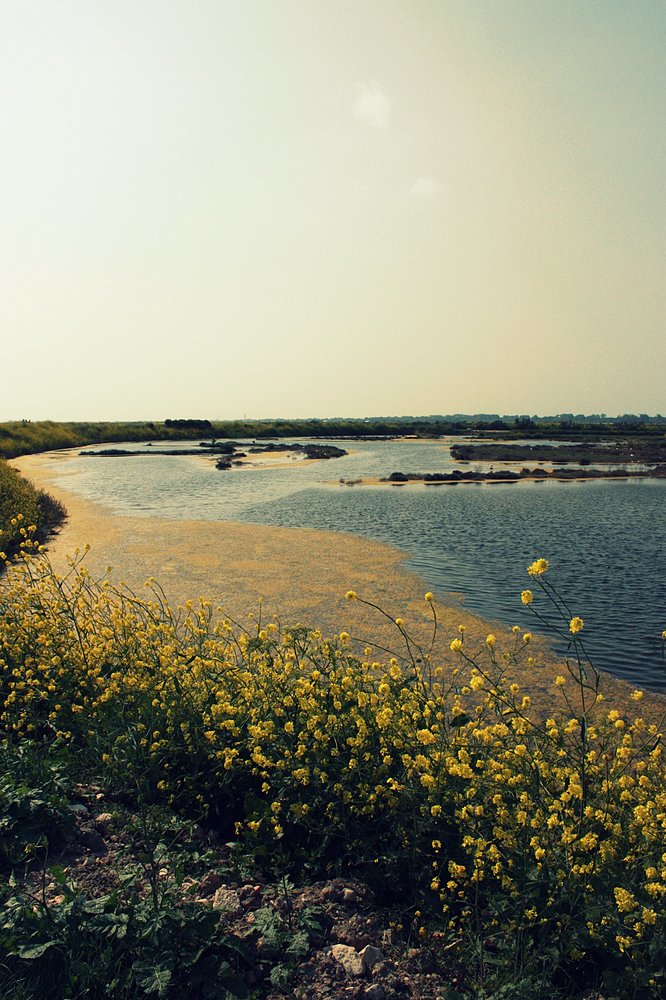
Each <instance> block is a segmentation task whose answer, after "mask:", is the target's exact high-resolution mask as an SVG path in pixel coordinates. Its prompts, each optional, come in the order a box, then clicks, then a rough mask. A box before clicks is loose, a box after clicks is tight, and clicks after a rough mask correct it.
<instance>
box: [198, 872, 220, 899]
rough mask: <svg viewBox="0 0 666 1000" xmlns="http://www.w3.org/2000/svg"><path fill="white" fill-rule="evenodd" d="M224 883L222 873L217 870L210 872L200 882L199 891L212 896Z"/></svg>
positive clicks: (203, 894)
mask: <svg viewBox="0 0 666 1000" xmlns="http://www.w3.org/2000/svg"><path fill="white" fill-rule="evenodd" d="M222 885H224V881H223V879H222V876H221V875H218V873H217V872H208V873H207V874H206V875H204V877H203V878H202V879H201V881H200V882H199V893H200V894H201V895H202V896H212V895H213V893H214V892H217V890H218V889H219V888H220V886H222Z"/></svg>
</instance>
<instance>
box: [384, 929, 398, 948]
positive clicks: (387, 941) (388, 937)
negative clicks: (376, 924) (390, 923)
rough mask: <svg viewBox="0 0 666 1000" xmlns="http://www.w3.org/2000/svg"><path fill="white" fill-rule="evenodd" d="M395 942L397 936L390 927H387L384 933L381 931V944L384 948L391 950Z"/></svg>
mask: <svg viewBox="0 0 666 1000" xmlns="http://www.w3.org/2000/svg"><path fill="white" fill-rule="evenodd" d="M397 942H398V935H397V934H396V932H395V930H394V929H393V928H392V927H387V929H386V930H385V931H382V944H383V945H384V947H385V948H392V947H393V945H395V944H397Z"/></svg>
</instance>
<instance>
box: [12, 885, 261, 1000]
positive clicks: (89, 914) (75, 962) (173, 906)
mask: <svg viewBox="0 0 666 1000" xmlns="http://www.w3.org/2000/svg"><path fill="white" fill-rule="evenodd" d="M61 881H62V884H61V887H60V888H61V894H62V898H61V899H60V901H59V902H58V903H57V904H49V903H48V902H46V900H44V899H40V898H39V897H33V896H29V895H27V894H26V893H25V892H21V891H20V890H19V889H18V887H17V884H16V881H15V880H12V881H10V883H9V884H8V885H7V887H6V888H5V890H4V892H2V893H1V895H0V953H2V954H3V955H4V956H5V958H4V961H3V963H2V964H1V965H0V995H2V997H3V1000H4V998H6V1000H10V998H14V997H16V998H20V997H24V998H28V997H30V998H32V1000H63V998H65V997H86V998H90V1000H97V998H99V1000H103V998H104V1000H105V998H107V997H111V998H113V1000H133V998H139V997H177V996H179V995H180V996H187V997H192V998H193V1000H195V998H196V1000H198V998H202V1000H204V998H213V997H215V998H219V997H226V998H228V1000H232V998H241V997H245V996H247V990H246V988H245V987H244V984H243V979H242V976H241V975H239V973H238V967H239V965H242V958H241V956H240V955H239V952H240V949H239V946H238V944H237V943H236V942H234V941H232V940H231V939H229V938H228V937H227V936H226V935H225V934H224V933H223V931H222V930H221V927H220V921H219V914H217V913H215V911H213V910H210V909H208V908H207V907H203V906H200V905H197V904H195V903H187V902H183V901H182V900H180V899H178V898H177V897H176V896H174V895H172V896H170V897H169V898H168V900H165V901H164V904H163V905H162V906H161V907H160V908H159V909H158V910H155V908H154V906H153V901H152V898H151V897H148V898H144V897H143V896H141V895H140V894H138V893H136V892H132V890H131V889H130V888H128V887H127V886H125V887H123V888H122V889H120V890H119V891H118V892H115V893H112V894H110V895H106V896H103V897H100V898H97V899H89V898H87V897H86V896H85V895H84V894H83V893H81V892H78V891H77V889H76V887H75V886H73V885H71V884H69V883H68V882H67V881H66V880H64V878H61ZM167 904H168V905H167Z"/></svg>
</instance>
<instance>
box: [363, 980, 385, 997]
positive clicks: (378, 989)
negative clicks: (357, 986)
mask: <svg viewBox="0 0 666 1000" xmlns="http://www.w3.org/2000/svg"><path fill="white" fill-rule="evenodd" d="M385 996H386V990H385V989H384V987H383V986H380V985H379V983H373V985H372V986H368V987H367V989H365V990H364V992H363V1000H384V997H385Z"/></svg>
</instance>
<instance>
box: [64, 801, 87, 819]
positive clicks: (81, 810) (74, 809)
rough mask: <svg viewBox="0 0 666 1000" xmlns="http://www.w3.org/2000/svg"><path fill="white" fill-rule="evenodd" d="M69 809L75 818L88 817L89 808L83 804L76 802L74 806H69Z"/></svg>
mask: <svg viewBox="0 0 666 1000" xmlns="http://www.w3.org/2000/svg"><path fill="white" fill-rule="evenodd" d="M67 808H68V809H69V811H70V812H71V813H74V815H75V816H82V817H83V816H87V815H88V806H84V804H83V802H75V803H74V804H73V805H71V806H67Z"/></svg>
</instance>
